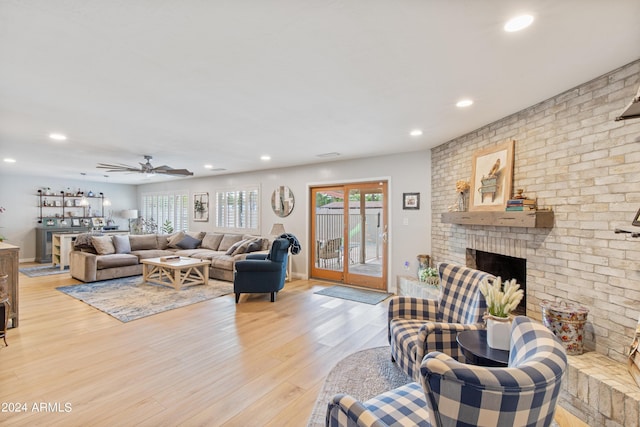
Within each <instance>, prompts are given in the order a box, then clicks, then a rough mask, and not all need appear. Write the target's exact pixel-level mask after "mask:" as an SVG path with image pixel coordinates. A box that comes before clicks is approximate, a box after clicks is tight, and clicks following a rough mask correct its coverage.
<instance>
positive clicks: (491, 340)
mask: <svg viewBox="0 0 640 427" xmlns="http://www.w3.org/2000/svg"><path fill="white" fill-rule="evenodd" d="M480 292H481V293H482V295H483V296H484V299H485V300H486V302H487V313H486V314H485V320H486V321H487V344H489V347H491V348H497V349H500V350H509V345H510V344H511V342H510V341H511V316H510V314H511V312H512V311H513V310H514V309H515V308H516V307H517V306H518V304H520V301H522V297H523V296H524V291H523V290H522V289H520V285H518V284H517V283H516V279H511V280H506V281H505V282H504V284H503V283H502V278H500V277H496V278H495V279H494V280H493V283H489V280H488V279H487V278H485V279H483V280H482V282H481V283H480Z"/></svg>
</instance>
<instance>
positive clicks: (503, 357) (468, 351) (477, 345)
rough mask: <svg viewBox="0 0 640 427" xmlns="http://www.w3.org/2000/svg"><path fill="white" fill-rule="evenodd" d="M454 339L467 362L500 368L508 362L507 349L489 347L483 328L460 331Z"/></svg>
mask: <svg viewBox="0 0 640 427" xmlns="http://www.w3.org/2000/svg"><path fill="white" fill-rule="evenodd" d="M456 341H458V345H459V346H460V350H461V351H462V354H464V357H465V358H466V359H467V363H470V364H472V365H479V366H494V367H502V368H504V367H506V366H507V365H508V364H509V351H507V350H498V349H495V348H491V347H489V345H488V344H487V331H486V330H485V329H480V330H477V331H463V332H460V333H459V334H458V337H457V338H456Z"/></svg>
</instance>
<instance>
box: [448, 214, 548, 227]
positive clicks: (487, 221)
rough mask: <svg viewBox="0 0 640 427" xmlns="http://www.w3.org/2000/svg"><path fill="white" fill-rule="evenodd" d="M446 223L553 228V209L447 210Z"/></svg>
mask: <svg viewBox="0 0 640 427" xmlns="http://www.w3.org/2000/svg"><path fill="white" fill-rule="evenodd" d="M442 222H443V223H445V224H462V225H487V226H498V227H531V228H552V227H553V211H533V212H513V211H512V212H503V211H490V212H445V213H443V214H442Z"/></svg>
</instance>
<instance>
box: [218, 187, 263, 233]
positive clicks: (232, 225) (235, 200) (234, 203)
mask: <svg viewBox="0 0 640 427" xmlns="http://www.w3.org/2000/svg"><path fill="white" fill-rule="evenodd" d="M259 196H260V192H259V190H258V188H255V187H252V188H247V189H245V190H228V191H218V192H216V227H217V228H219V229H224V230H226V231H242V232H244V231H254V232H258V231H259V226H260V225H259V223H258V219H259V218H260V209H259V206H260V203H259V200H260V198H259Z"/></svg>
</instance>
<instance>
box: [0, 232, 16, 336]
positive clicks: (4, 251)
mask: <svg viewBox="0 0 640 427" xmlns="http://www.w3.org/2000/svg"><path fill="white" fill-rule="evenodd" d="M19 252H20V248H19V247H17V246H14V245H10V244H8V243H3V242H0V275H5V274H6V275H8V276H9V277H8V278H7V280H8V285H9V286H8V289H9V303H10V304H11V305H10V307H9V326H11V327H12V328H17V327H18V308H19V307H18V302H19V298H18V297H19V295H18V253H19Z"/></svg>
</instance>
